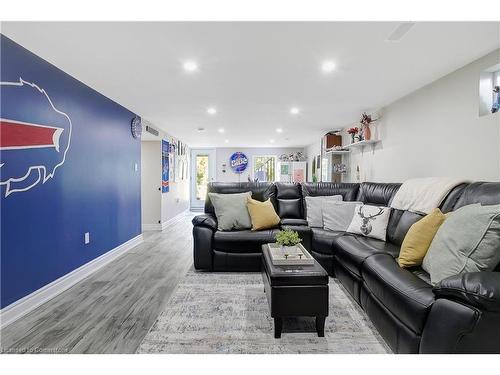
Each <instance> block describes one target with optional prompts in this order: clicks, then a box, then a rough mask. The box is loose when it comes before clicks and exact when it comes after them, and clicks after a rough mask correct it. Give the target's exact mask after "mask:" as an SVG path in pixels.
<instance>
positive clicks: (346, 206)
mask: <svg viewBox="0 0 500 375" xmlns="http://www.w3.org/2000/svg"><path fill="white" fill-rule="evenodd" d="M358 204H361V205H362V204H363V202H335V201H328V202H326V204H325V207H323V224H324V228H325V229H327V230H335V231H344V232H345V231H346V230H347V228H348V227H349V224H350V223H351V221H352V218H353V217H354V210H355V209H356V205H358Z"/></svg>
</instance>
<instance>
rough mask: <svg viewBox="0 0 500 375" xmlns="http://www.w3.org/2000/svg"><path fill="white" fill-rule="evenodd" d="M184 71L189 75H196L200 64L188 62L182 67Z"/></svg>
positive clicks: (192, 61)
mask: <svg viewBox="0 0 500 375" xmlns="http://www.w3.org/2000/svg"><path fill="white" fill-rule="evenodd" d="M182 67H183V68H184V70H185V71H186V72H188V73H194V72H197V71H198V64H197V63H196V61H194V60H186V61H184V64H183V65H182Z"/></svg>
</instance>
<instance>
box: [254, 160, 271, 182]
mask: <svg viewBox="0 0 500 375" xmlns="http://www.w3.org/2000/svg"><path fill="white" fill-rule="evenodd" d="M253 177H254V179H256V180H258V181H259V182H274V181H275V178H276V156H275V155H259V156H254V157H253Z"/></svg>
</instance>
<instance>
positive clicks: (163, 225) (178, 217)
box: [142, 209, 189, 232]
mask: <svg viewBox="0 0 500 375" xmlns="http://www.w3.org/2000/svg"><path fill="white" fill-rule="evenodd" d="M188 212H189V209H186V210H184V211H182V212H181V213H179V214H177V215H175V216H174V217H173V218H171V219H168V220H167V221H164V222H163V223H161V224H142V231H143V232H145V231H150V230H156V231H162V230H164V229H165V228H167V227H169V226H170V225H172V224H174V223H177V222H178V221H180V220H181V219H182V218H183V217H184V216H186V214H187V213H188Z"/></svg>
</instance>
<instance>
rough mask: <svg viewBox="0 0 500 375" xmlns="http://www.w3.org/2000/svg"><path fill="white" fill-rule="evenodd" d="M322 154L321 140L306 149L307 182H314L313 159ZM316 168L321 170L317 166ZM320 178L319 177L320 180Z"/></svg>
mask: <svg viewBox="0 0 500 375" xmlns="http://www.w3.org/2000/svg"><path fill="white" fill-rule="evenodd" d="M320 154H321V140H319V139H318V141H317V142H314V143H312V144H310V145H309V146H307V147H306V155H307V182H312V164H313V159H314V158H315V157H316V156H318V155H320ZM316 168H319V167H318V166H316ZM319 177H320V176H318V179H319Z"/></svg>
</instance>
